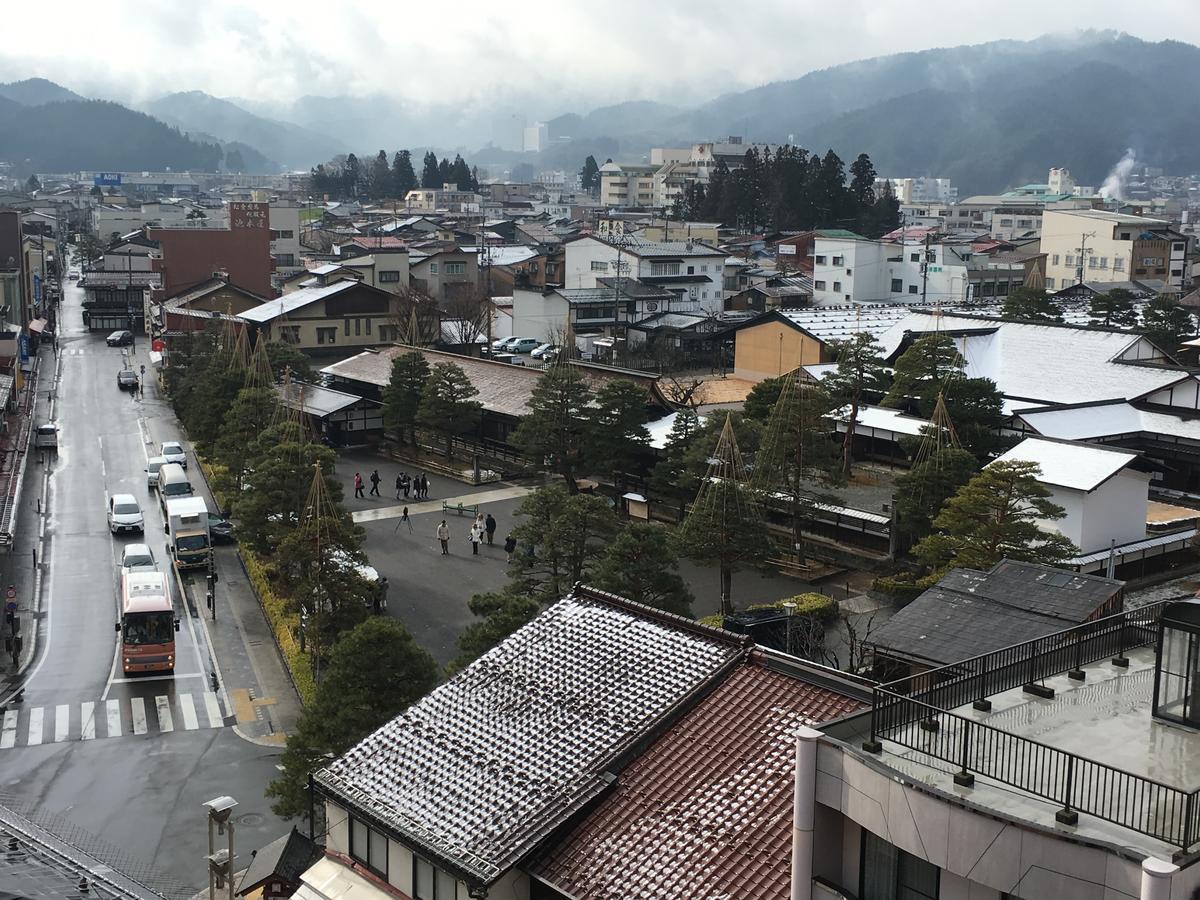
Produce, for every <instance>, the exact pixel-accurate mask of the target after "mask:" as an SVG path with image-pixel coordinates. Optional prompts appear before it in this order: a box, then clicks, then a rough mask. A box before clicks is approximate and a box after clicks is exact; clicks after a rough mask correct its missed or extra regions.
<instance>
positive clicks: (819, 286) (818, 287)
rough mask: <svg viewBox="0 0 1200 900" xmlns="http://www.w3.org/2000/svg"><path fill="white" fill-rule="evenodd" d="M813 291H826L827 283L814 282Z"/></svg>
mask: <svg viewBox="0 0 1200 900" xmlns="http://www.w3.org/2000/svg"><path fill="white" fill-rule="evenodd" d="M813 290H815V291H823V290H825V282H823V281H814V282H813Z"/></svg>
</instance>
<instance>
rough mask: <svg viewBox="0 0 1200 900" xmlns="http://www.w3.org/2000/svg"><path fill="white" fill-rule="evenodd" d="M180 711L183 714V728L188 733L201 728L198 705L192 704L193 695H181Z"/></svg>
mask: <svg viewBox="0 0 1200 900" xmlns="http://www.w3.org/2000/svg"><path fill="white" fill-rule="evenodd" d="M179 709H180V711H181V712H182V713H183V727H184V728H186V729H187V730H188V731H195V730H196V729H197V728H199V727H200V722H199V721H198V720H197V719H196V705H195V704H194V703H193V702H192V695H191V694H180V695H179Z"/></svg>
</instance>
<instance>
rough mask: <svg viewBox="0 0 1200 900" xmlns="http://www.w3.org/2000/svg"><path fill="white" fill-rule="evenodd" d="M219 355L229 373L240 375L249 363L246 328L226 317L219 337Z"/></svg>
mask: <svg viewBox="0 0 1200 900" xmlns="http://www.w3.org/2000/svg"><path fill="white" fill-rule="evenodd" d="M221 355H222V356H223V358H224V360H225V367H226V369H227V370H228V371H229V373H230V374H233V375H242V374H244V373H245V371H246V369H247V367H248V366H249V365H250V345H249V338H248V337H247V336H246V329H245V328H244V327H243V328H239V327H237V325H236V324H235V323H234V322H231V321H230V320H228V319H226V320H225V323H224V329H223V333H222V338H221Z"/></svg>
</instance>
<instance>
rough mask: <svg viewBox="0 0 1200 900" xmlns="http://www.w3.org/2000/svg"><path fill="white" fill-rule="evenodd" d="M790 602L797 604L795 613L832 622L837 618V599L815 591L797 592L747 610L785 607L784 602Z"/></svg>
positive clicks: (749, 607)
mask: <svg viewBox="0 0 1200 900" xmlns="http://www.w3.org/2000/svg"><path fill="white" fill-rule="evenodd" d="M789 602H790V603H795V604H796V613H795V614H796V615H798V616H813V617H814V618H816V619H818V620H819V621H822V622H831V621H833V620H834V619H836V618H837V613H838V605H837V601H836V600H834V599H833V598H832V597H826V596H825V595H824V594H818V593H815V592H814V593H807V594H797V595H796V596H794V597H785V598H784V599H782V600H776V601H775V602H774V603H760V604H758V605H756V606H748V607H746V610H747V612H749V611H750V610H755V609H783V604H785V603H789Z"/></svg>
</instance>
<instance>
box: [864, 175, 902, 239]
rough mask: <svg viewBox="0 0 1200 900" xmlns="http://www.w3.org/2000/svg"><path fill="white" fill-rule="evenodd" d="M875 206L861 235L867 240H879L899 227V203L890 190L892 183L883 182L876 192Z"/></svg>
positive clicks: (893, 192)
mask: <svg viewBox="0 0 1200 900" xmlns="http://www.w3.org/2000/svg"><path fill="white" fill-rule="evenodd" d="M876 194H877V197H876V199H875V204H874V205H873V206H872V207H871V212H870V215H869V216H868V217H867V219H866V222H865V224H864V226H863V234H864V236H865V237H869V238H880V237H882V236H883V235H885V234H888V233H889V232H891V231H895V230H896V229H897V228H899V227H900V201H899V200H897V199H896V193H895V191H893V190H892V183H891V182H890V181H885V182H884V183H883V187H881V188H880V189H879V190H877V191H876Z"/></svg>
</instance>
